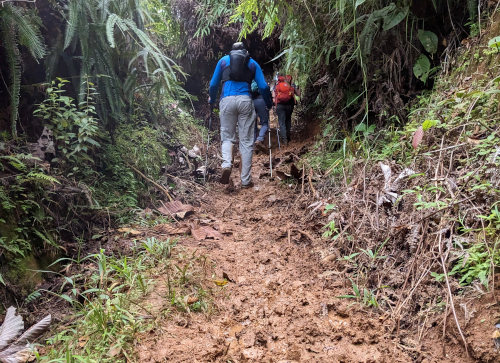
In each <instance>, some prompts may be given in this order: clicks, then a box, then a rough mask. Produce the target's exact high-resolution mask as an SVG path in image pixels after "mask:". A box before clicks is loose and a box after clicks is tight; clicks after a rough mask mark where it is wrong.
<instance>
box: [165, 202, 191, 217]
mask: <svg viewBox="0 0 500 363" xmlns="http://www.w3.org/2000/svg"><path fill="white" fill-rule="evenodd" d="M158 211H159V212H160V213H162V214H164V215H166V216H175V217H177V218H180V219H184V218H185V217H186V216H188V215H189V214H191V213H194V208H193V206H192V205H189V204H182V202H180V201H178V200H174V201H173V202H169V203H163V202H162V206H161V207H160V208H158Z"/></svg>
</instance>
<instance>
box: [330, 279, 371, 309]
mask: <svg viewBox="0 0 500 363" xmlns="http://www.w3.org/2000/svg"><path fill="white" fill-rule="evenodd" d="M349 280H350V281H351V284H352V291H353V294H352V295H341V296H339V298H341V299H355V300H356V301H358V302H359V303H362V304H363V305H365V306H368V307H374V308H378V306H379V304H378V301H377V296H376V294H375V292H374V291H373V290H369V289H367V288H366V287H364V288H363V290H362V293H361V289H360V287H359V285H358V284H356V283H355V282H354V281H353V280H351V279H349Z"/></svg>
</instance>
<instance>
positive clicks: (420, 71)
mask: <svg viewBox="0 0 500 363" xmlns="http://www.w3.org/2000/svg"><path fill="white" fill-rule="evenodd" d="M430 71H431V62H430V61H429V58H427V56H426V55H425V54H420V56H419V57H418V59H417V61H416V62H415V65H414V66H413V74H414V75H415V77H417V78H418V79H419V80H421V81H422V82H424V83H425V82H427V78H429V74H430Z"/></svg>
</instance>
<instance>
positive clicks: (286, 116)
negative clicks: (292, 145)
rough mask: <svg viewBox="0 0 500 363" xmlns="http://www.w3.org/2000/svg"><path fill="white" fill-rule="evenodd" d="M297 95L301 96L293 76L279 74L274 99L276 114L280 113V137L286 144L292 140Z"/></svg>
mask: <svg viewBox="0 0 500 363" xmlns="http://www.w3.org/2000/svg"><path fill="white" fill-rule="evenodd" d="M295 95H297V96H299V97H300V91H299V89H298V87H297V86H296V85H294V84H293V83H292V76H290V75H286V76H279V77H278V82H277V83H276V86H275V87H274V91H273V101H274V105H275V106H276V114H277V115H278V123H279V127H280V139H281V140H282V144H283V145H285V146H286V145H287V144H288V142H289V141H290V129H291V128H292V113H293V108H294V107H295Z"/></svg>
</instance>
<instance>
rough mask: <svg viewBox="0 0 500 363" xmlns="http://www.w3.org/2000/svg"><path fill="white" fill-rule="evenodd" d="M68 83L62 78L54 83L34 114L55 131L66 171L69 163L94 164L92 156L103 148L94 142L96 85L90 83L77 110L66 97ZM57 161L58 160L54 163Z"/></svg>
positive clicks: (96, 129)
mask: <svg viewBox="0 0 500 363" xmlns="http://www.w3.org/2000/svg"><path fill="white" fill-rule="evenodd" d="M68 82H69V81H67V80H64V79H62V78H58V79H57V80H54V81H52V82H51V83H50V85H48V88H47V98H46V99H45V100H44V101H43V102H42V103H41V104H39V105H38V107H37V108H36V109H35V111H34V112H33V114H34V115H36V116H39V117H41V118H42V119H43V120H44V121H45V122H46V125H47V127H48V128H50V129H51V130H52V131H53V133H54V137H55V139H56V147H57V153H58V154H60V155H61V157H60V159H62V160H61V162H62V163H64V164H66V169H67V168H68V166H69V165H67V164H68V163H73V164H78V163H80V162H84V161H87V162H92V159H91V158H90V156H89V154H91V152H92V151H94V149H95V148H98V147H99V146H100V145H99V143H98V142H97V141H96V140H95V138H96V137H97V135H98V124H97V119H96V115H95V107H94V97H95V95H96V92H95V90H94V89H93V85H92V83H88V84H87V92H86V93H85V98H84V99H83V101H82V102H81V103H80V106H79V107H78V108H77V106H76V105H75V100H74V99H73V98H72V97H69V96H66V95H65V90H64V89H63V87H64V85H65V84H66V83H68ZM57 161H59V158H58V159H55V160H54V159H53V160H52V162H57Z"/></svg>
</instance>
